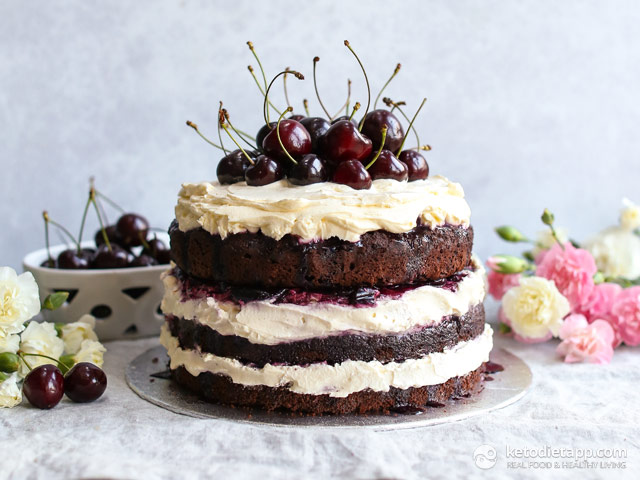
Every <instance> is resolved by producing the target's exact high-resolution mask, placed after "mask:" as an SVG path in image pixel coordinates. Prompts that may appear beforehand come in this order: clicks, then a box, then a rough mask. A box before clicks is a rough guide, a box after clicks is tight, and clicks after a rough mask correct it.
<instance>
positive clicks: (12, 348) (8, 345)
mask: <svg viewBox="0 0 640 480" xmlns="http://www.w3.org/2000/svg"><path fill="white" fill-rule="evenodd" d="M18 348H20V335H7V336H6V337H0V353H4V352H9V353H16V352H17V351H18Z"/></svg>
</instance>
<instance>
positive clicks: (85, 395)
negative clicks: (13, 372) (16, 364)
mask: <svg viewBox="0 0 640 480" xmlns="http://www.w3.org/2000/svg"><path fill="white" fill-rule="evenodd" d="M106 388H107V375H106V374H105V373H104V371H103V370H102V369H101V368H100V367H98V366H96V365H94V364H93V363H89V362H80V363H77V364H76V365H74V366H73V367H72V368H71V369H70V370H69V371H68V372H67V374H66V375H63V374H62V371H61V370H60V369H59V368H58V367H57V366H55V365H52V364H46V365H40V366H39V367H36V368H34V369H33V370H31V371H30V372H29V373H28V374H27V376H26V377H25V379H24V384H23V385H22V392H23V393H24V395H25V397H27V400H29V403H30V404H31V405H33V406H34V407H37V408H42V409H49V408H53V407H55V406H56V405H57V404H58V403H60V400H62V396H63V395H65V394H66V395H67V397H69V398H70V399H71V400H72V401H74V402H76V403H88V402H93V401H95V400H97V399H98V398H100V397H101V396H102V394H103V393H104V391H105V390H106Z"/></svg>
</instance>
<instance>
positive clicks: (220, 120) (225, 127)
mask: <svg viewBox="0 0 640 480" xmlns="http://www.w3.org/2000/svg"><path fill="white" fill-rule="evenodd" d="M220 127H222V128H223V129H224V131H225V132H227V135H229V138H230V139H231V141H233V143H235V144H236V145H237V147H238V148H239V149H240V150H241V151H242V153H243V154H244V156H245V157H247V160H249V163H251V165H253V164H254V161H253V159H252V158H251V157H250V156H249V155H248V154H247V152H246V151H245V150H244V148H242V147H241V146H240V144H239V143H238V142H237V140H236V139H235V138H233V135H231V132H230V131H229V127H228V126H227V124H226V123H225V121H224V113H223V112H222V111H221V112H220V117H219V118H218V128H220Z"/></svg>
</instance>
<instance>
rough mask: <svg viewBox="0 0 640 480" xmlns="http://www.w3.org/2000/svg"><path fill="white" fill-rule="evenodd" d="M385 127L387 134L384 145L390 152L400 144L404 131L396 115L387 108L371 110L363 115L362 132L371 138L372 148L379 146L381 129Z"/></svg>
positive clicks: (395, 149) (375, 148)
mask: <svg viewBox="0 0 640 480" xmlns="http://www.w3.org/2000/svg"><path fill="white" fill-rule="evenodd" d="M385 126H386V127H387V136H386V138H385V141H384V147H383V148H385V149H387V150H391V151H392V152H395V151H397V150H398V149H399V148H400V147H401V146H402V141H403V140H404V131H403V130H402V124H401V123H400V120H398V117H396V116H395V115H394V114H393V113H391V112H390V111H389V110H373V111H371V112H369V113H367V115H366V116H365V117H364V124H363V126H362V133H363V134H364V135H366V136H367V137H369V138H370V139H371V142H372V143H373V149H374V150H377V149H379V148H380V143H381V142H382V129H383V127H385Z"/></svg>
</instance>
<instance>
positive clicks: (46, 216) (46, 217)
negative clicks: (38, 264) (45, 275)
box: [42, 210, 53, 266]
mask: <svg viewBox="0 0 640 480" xmlns="http://www.w3.org/2000/svg"><path fill="white" fill-rule="evenodd" d="M42 218H43V219H44V243H45V245H46V247H47V255H48V257H49V266H51V265H52V264H53V257H52V256H51V248H50V244H49V214H48V213H47V211H46V210H45V211H44V212H42Z"/></svg>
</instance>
